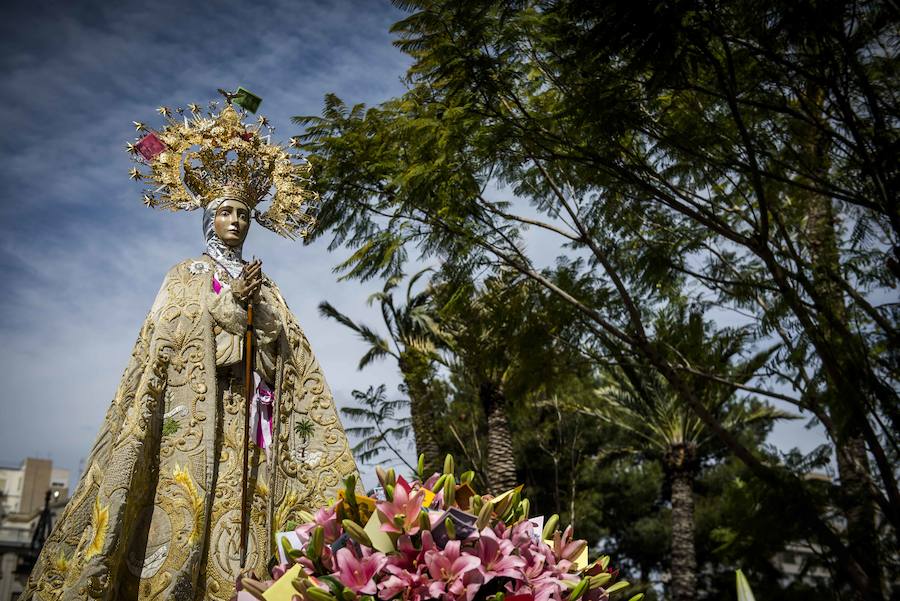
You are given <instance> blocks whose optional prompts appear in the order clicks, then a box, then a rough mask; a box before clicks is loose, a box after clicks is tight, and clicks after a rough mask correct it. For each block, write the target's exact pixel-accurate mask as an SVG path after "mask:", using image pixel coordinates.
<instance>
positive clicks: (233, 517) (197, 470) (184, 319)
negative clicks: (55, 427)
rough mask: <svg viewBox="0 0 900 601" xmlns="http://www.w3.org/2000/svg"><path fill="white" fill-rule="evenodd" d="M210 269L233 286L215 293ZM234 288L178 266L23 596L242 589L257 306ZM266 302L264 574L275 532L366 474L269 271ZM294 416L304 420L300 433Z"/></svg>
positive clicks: (259, 463)
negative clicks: (251, 336)
mask: <svg viewBox="0 0 900 601" xmlns="http://www.w3.org/2000/svg"><path fill="white" fill-rule="evenodd" d="M214 273H216V277H217V280H219V281H221V282H222V283H223V284H224V286H225V287H224V288H223V289H222V291H221V292H220V293H218V294H217V293H216V292H215V291H214V289H213V285H212V278H213V274H214ZM229 283H230V277H229V276H228V275H227V273H225V272H224V271H223V270H221V269H217V267H216V265H215V263H213V262H212V261H211V260H210V259H209V258H208V257H205V256H204V257H201V258H199V259H195V260H190V261H185V262H183V263H181V264H179V265H176V266H175V267H174V268H172V270H170V271H169V273H168V275H167V276H166V278H165V281H164V282H163V286H162V288H161V290H160V293H159V295H158V297H157V299H156V302H155V303H154V305H153V308H152V309H151V311H150V314H149V315H148V316H147V319H146V321H145V322H144V325H143V327H142V328H141V332H140V336H139V337H138V341H137V344H136V345H135V347H134V351H133V353H132V358H131V361H130V362H129V365H128V367H127V369H126V370H125V374H124V376H123V377H122V380H121V383H120V386H119V389H118V391H117V392H116V396H115V399H114V400H113V402H112V404H111V405H110V407H109V410H108V412H107V414H106V418H105V420H104V422H103V425H102V427H101V429H100V434H99V435H98V437H97V440H96V442H95V443H94V447H93V449H92V451H91V454H90V457H89V459H88V461H87V465H86V468H85V472H84V474H83V476H82V479H81V481H80V482H79V484H78V486H77V487H76V489H75V492H74V494H73V496H72V499H71V500H70V501H69V504H68V506H67V507H66V509H65V511H64V513H63V514H62V516H61V517H60V519H59V522H58V523H57V524H56V526H55V528H54V530H53V533H52V534H51V536H50V538H49V539H48V541H47V543H46V544H45V546H44V548H43V550H42V552H41V555H40V558H39V559H38V562H37V564H36V566H35V569H34V571H33V572H32V574H31V577H30V579H29V583H28V585H27V587H26V589H25V592H24V593H23V595H22V597H21V598H22V599H26V600H28V599H35V600H41V601H44V600H54V601H55V600H70V599H104V600H108V601H124V600H131V599H140V600H150V599H159V600H174V601H188V600H191V601H193V600H201V599H229V598H230V597H231V596H232V594H233V592H234V578H235V576H236V574H237V571H238V548H239V543H238V539H239V531H240V517H241V512H240V496H241V493H240V486H241V470H242V460H243V436H244V433H243V427H244V424H243V408H244V398H243V397H244V388H243V373H242V369H241V365H240V360H241V354H242V350H241V345H242V342H243V341H242V339H241V334H242V332H243V329H244V327H245V324H246V312H245V311H244V309H243V308H242V307H240V305H238V304H237V303H236V302H235V301H234V299H233V297H232V295H231V293H230V288H229V287H228V286H229ZM260 296H261V299H260V301H259V302H258V303H257V305H255V309H254V324H255V325H256V326H257V332H256V335H257V340H258V346H259V351H258V353H257V358H256V364H257V371H258V372H260V373H261V374H262V375H263V377H264V378H265V379H267V380H268V381H269V382H271V383H272V384H273V385H274V386H273V388H274V391H275V400H274V408H273V414H274V415H273V420H274V430H275V431H274V435H273V446H272V447H270V448H269V451H270V453H271V459H270V460H268V461H267V459H266V453H265V452H264V451H263V450H261V449H259V448H258V447H256V445H255V444H253V443H252V442H251V444H250V453H251V455H250V466H251V490H253V491H254V492H253V496H252V500H251V501H250V504H252V509H251V511H250V528H249V543H248V558H247V564H246V567H247V568H248V569H254V570H256V571H257V573H258V574H263V573H265V570H266V564H267V562H268V560H269V558H270V557H271V555H272V554H273V553H274V547H273V546H272V534H273V533H274V532H277V531H280V530H283V529H284V528H285V526H286V524H287V523H288V522H289V521H291V520H293V519H295V518H296V512H297V511H298V510H299V509H307V510H309V509H314V508H316V507H319V506H321V505H323V504H325V502H326V501H327V499H328V498H330V497H333V496H334V495H335V494H336V491H337V489H338V488H339V487H340V486H341V484H342V480H343V479H344V478H345V477H346V476H347V475H349V474H351V473H356V465H355V463H354V461H353V457H352V455H351V454H350V450H349V446H348V443H347V438H346V435H345V433H344V430H343V428H342V427H341V424H340V421H339V419H338V417H337V413H336V409H335V406H334V401H333V399H332V396H331V393H330V391H329V389H328V386H327V384H326V383H325V379H324V377H323V375H322V371H321V369H320V368H319V365H318V362H317V361H316V359H315V357H314V356H313V354H312V351H311V350H310V346H309V342H308V340H307V339H306V336H305V335H304V334H303V331H302V330H301V329H300V327H299V326H298V325H297V323H296V321H295V319H294V317H293V315H292V314H291V312H290V310H289V309H288V307H287V305H286V304H285V302H284V300H283V299H282V297H281V295H280V293H279V292H278V289H277V287H275V285H274V284H272V283H271V282H270V281H269V280H268V279H267V278H266V279H264V284H263V288H262V290H261V292H260ZM308 422H311V424H312V425H313V426H314V428H313V433H312V434H311V435H309V434H308V432H309V428H308V426H309V425H310V424H309V423H308ZM298 423H303V425H304V426H307V427H306V428H304V427H302V426H301V428H300V429H299V431H298V430H297V429H296V428H295V426H296V425H297V424H298ZM252 440H253V437H251V441H252Z"/></svg>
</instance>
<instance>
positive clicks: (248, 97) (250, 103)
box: [234, 87, 262, 114]
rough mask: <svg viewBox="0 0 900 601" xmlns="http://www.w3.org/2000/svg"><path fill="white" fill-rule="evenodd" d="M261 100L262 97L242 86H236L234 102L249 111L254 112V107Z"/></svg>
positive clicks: (255, 107) (257, 105) (256, 106)
mask: <svg viewBox="0 0 900 601" xmlns="http://www.w3.org/2000/svg"><path fill="white" fill-rule="evenodd" d="M261 102H262V98H260V97H259V96H257V95H256V94H254V93H253V92H251V91H249V90H246V89H244V88H242V87H238V89H237V92H235V93H234V103H235V104H236V105H238V106H240V107H243V108H245V109H247V110H248V111H250V112H251V113H254V114H256V109H258V108H259V104H260V103H261Z"/></svg>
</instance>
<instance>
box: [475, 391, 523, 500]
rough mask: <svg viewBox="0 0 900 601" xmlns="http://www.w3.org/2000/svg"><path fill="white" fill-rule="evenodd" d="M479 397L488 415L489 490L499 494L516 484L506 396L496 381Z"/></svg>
mask: <svg viewBox="0 0 900 601" xmlns="http://www.w3.org/2000/svg"><path fill="white" fill-rule="evenodd" d="M478 396H479V397H480V400H481V406H482V407H483V408H484V414H485V416H487V430H488V441H487V446H488V448H487V477H488V490H489V491H490V492H491V493H492V494H495V495H496V494H499V493H502V492H504V491H506V490H509V489H510V488H512V487H514V486H515V485H516V458H515V455H514V454H513V444H512V433H511V432H510V430H509V418H508V416H507V414H506V396H505V395H504V394H503V391H502V390H501V389H500V387H499V386H497V385H496V384H494V383H493V382H486V383H483V384H482V385H481V386H480V387H479V389H478Z"/></svg>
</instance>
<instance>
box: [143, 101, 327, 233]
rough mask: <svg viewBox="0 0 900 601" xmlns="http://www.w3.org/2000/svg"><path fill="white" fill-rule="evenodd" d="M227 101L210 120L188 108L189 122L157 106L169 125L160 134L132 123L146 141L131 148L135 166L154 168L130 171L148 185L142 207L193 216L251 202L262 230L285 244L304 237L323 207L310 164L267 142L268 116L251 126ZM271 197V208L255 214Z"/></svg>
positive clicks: (195, 108)
mask: <svg viewBox="0 0 900 601" xmlns="http://www.w3.org/2000/svg"><path fill="white" fill-rule="evenodd" d="M226 99H227V103H226V105H225V107H224V108H223V109H222V110H221V111H220V112H218V113H216V112H214V111H215V110H216V108H217V107H218V103H217V102H211V103H210V105H209V108H210V110H209V111H207V112H206V115H205V116H204V115H203V114H202V113H203V111H202V110H201V108H200V106H199V105H196V104H190V105H188V110H189V113H190V117H189V116H188V111H185V110H184V109H176V110H175V111H174V112H173V111H171V110H170V109H168V108H166V107H160V108H159V109H157V111H158V112H159V113H160V114H161V115H162V116H163V117H164V118H165V119H166V125H165V126H164V127H163V128H162V129H160V130H158V131H157V130H151V129H150V128H148V127H147V126H146V125H144V124H143V123H139V122H135V128H136V129H137V130H138V131H139V132H143V135H142V137H140V138H139V139H138V140H137V141H136V142H134V143H129V144H128V145H127V150H128V151H129V153H130V154H131V156H132V159H133V160H134V161H135V162H136V163H138V164H139V165H141V166H143V167H144V168H147V167H149V172H147V171H146V169H144V170H141V169H138V168H137V167H136V168H133V169H132V170H131V178H132V179H135V180H142V181H146V182H148V183H150V187H149V188H148V189H147V190H145V193H144V204H146V205H147V206H149V207H156V208H161V209H168V210H171V211H192V210H194V209H200V208H203V207H205V206H206V205H207V204H209V203H210V202H212V201H213V200H215V199H217V198H232V199H235V200H240V201H241V202H244V203H245V204H247V206H249V207H250V208H251V210H252V212H253V214H254V217H255V219H256V221H257V222H258V223H259V224H260V225H262V226H263V227H266V228H268V229H270V230H272V231H274V232H275V233H277V234H279V235H282V236H284V237H286V238H292V239H293V238H295V237H296V236H298V235H299V236H301V237H306V236H307V235H308V233H309V231H310V230H311V229H312V227H313V226H314V225H315V216H314V215H313V214H312V212H313V211H314V210H315V209H316V208H317V206H318V202H319V195H318V194H317V193H316V192H314V191H312V190H310V187H311V185H312V183H313V180H312V173H311V171H312V168H311V165H310V164H309V163H308V162H307V161H306V160H305V159H304V158H303V157H302V156H301V155H299V154H294V153H291V152H290V151H289V150H288V149H287V148H285V147H282V146H279V145H278V144H273V143H271V142H270V138H271V135H272V133H273V132H274V128H273V127H271V125H269V122H268V120H267V119H266V118H265V117H258V118H257V122H256V123H255V124H246V123H244V118H245V117H246V113H245V112H244V111H243V110H241V112H240V113H238V111H236V110H235V108H234V107H233V106H232V105H231V100H232V98H231V97H229V95H226ZM256 104H257V105H258V102H257V103H256ZM270 195H271V201H272V202H271V204H270V205H269V207H268V209H267V210H266V211H264V212H260V211H258V210H256V205H258V204H259V203H261V202H263V201H264V200H266V199H267V197H269V196H270Z"/></svg>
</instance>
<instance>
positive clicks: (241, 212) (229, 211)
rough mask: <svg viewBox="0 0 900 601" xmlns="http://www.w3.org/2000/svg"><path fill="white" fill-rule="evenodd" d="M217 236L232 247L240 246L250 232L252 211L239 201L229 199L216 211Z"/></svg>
mask: <svg viewBox="0 0 900 601" xmlns="http://www.w3.org/2000/svg"><path fill="white" fill-rule="evenodd" d="M214 227H215V229H216V235H217V236H218V237H219V239H220V240H222V242H224V243H225V244H227V245H228V246H231V247H236V246H240V245H241V244H243V243H244V239H245V238H246V237H247V232H248V231H249V230H250V209H248V208H247V205H245V204H244V203H242V202H241V201H239V200H231V199H228V200H226V201H224V202H223V203H222V204H220V205H219V208H218V209H216V219H215V222H214Z"/></svg>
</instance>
